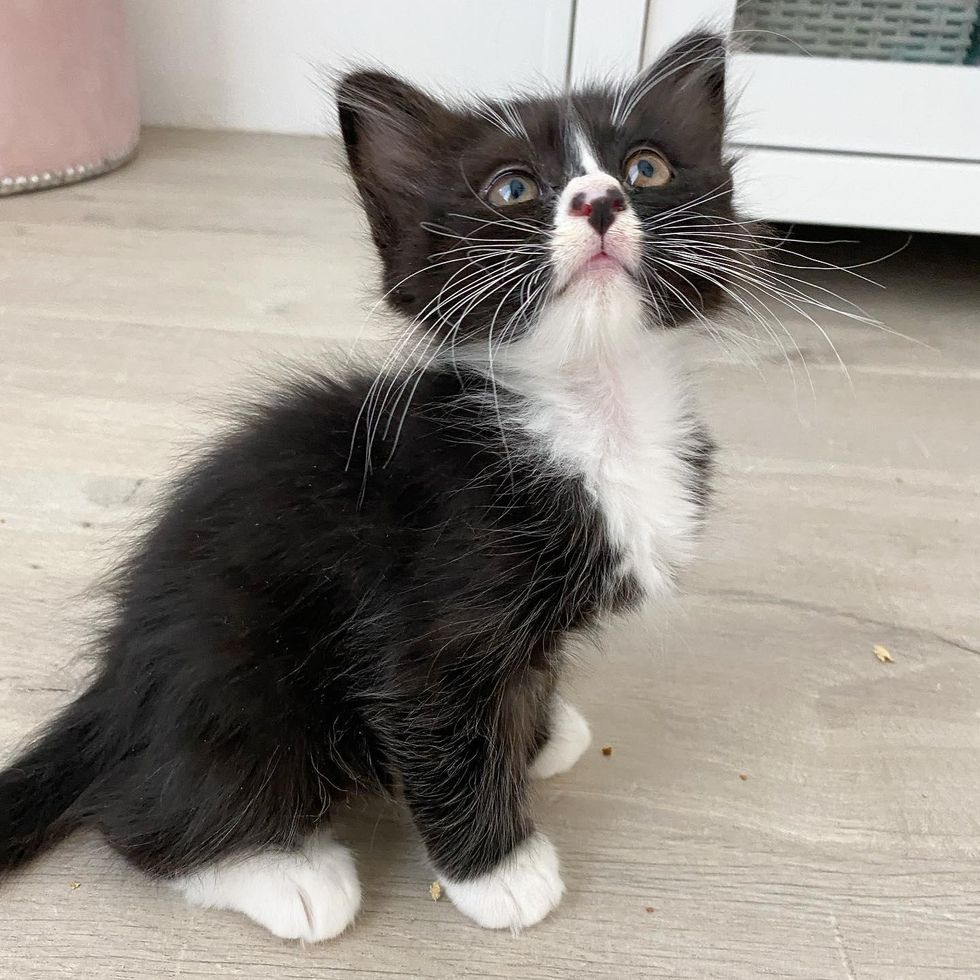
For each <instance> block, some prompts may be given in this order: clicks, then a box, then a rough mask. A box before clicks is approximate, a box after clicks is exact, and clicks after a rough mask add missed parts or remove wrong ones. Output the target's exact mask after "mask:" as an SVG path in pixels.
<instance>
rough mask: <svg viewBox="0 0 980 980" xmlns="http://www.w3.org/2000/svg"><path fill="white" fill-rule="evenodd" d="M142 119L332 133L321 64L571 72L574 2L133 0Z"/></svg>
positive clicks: (408, 70) (542, 75)
mask: <svg viewBox="0 0 980 980" xmlns="http://www.w3.org/2000/svg"><path fill="white" fill-rule="evenodd" d="M127 6H128V11H129V18H130V27H131V30H132V31H133V34H134V36H135V40H136V48H137V56H138V59H139V65H140V84H141V88H142V96H141V97H142V106H143V118H144V121H145V122H147V123H151V124H159V125H171V126H194V127H203V128H227V129H251V130H264V131H269V132H280V133H323V132H327V131H331V130H333V129H334V128H335V126H334V119H333V112H332V107H331V105H330V102H329V100H328V99H327V98H326V97H325V96H324V94H323V91H322V89H321V88H320V87H318V85H317V77H318V74H319V71H320V70H321V69H322V68H326V69H328V70H336V69H338V68H342V67H343V66H344V65H345V64H356V63H359V62H371V63H376V64H382V65H384V66H386V67H388V68H391V69H393V70H395V71H399V72H401V73H403V74H406V75H408V76H410V77H412V78H414V79H417V80H419V81H421V82H427V83H430V84H432V83H436V84H441V85H443V86H445V87H447V88H448V89H449V90H450V91H456V92H459V91H461V90H462V89H468V90H471V91H481V92H490V93H503V92H506V91H507V90H508V89H509V88H511V87H512V86H519V85H521V84H522V83H527V82H530V83H531V84H535V83H537V84H540V83H541V81H542V80H544V81H546V82H549V83H551V84H557V85H561V84H562V83H563V81H564V78H565V71H566V63H567V59H568V49H569V32H570V29H571V17H572V0H534V2H531V0H374V2H372V0H127Z"/></svg>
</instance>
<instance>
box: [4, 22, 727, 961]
mask: <svg viewBox="0 0 980 980" xmlns="http://www.w3.org/2000/svg"><path fill="white" fill-rule="evenodd" d="M724 73H725V46H724V43H723V41H722V40H720V39H718V38H715V37H712V36H709V35H695V36H692V37H689V38H687V39H686V40H684V41H682V42H681V43H679V44H678V45H676V46H675V47H674V48H673V49H672V50H670V51H669V52H668V53H667V54H666V55H665V56H664V57H663V58H662V59H661V60H660V61H659V62H658V63H657V64H656V65H654V66H653V67H652V68H650V69H649V70H648V71H646V72H645V73H643V74H642V75H640V76H639V77H638V78H636V79H634V80H632V81H631V82H629V83H627V84H624V85H622V86H620V87H612V88H607V87H602V86H597V87H594V88H588V89H586V90H584V91H581V92H578V93H575V94H572V95H561V96H553V97H552V96H549V97H544V98H535V97H526V98H517V99H514V100H512V101H508V102H493V101H485V102H479V103H476V104H473V105H470V106H468V107H466V106H451V105H447V104H443V103H441V102H439V101H436V100H434V99H433V98H430V97H429V96H427V95H425V94H423V93H422V92H420V91H418V90H417V89H415V88H414V87H412V86H410V85H409V84H407V83H406V82H404V81H402V80H400V79H398V78H395V77H393V76H390V75H387V74H384V73H379V72H355V73H353V74H350V75H348V76H346V77H345V78H344V79H343V80H342V82H341V83H340V86H339V98H338V102H339V112H340V124H341V130H342V133H343V138H344V142H345V145H346V150H347V155H348V159H349V164H350V170H351V173H352V175H353V179H354V183H355V184H356V187H357V190H358V192H359V195H360V199H361V202H362V204H363V206H364V209H365V211H366V213H367V217H368V219H369V222H370V227H371V233H372V235H373V238H374V242H375V245H376V246H377V250H378V253H379V255H380V258H381V265H382V268H383V280H384V288H385V297H386V300H387V303H388V305H389V306H390V308H391V309H392V310H394V311H396V312H397V313H399V314H401V315H402V317H403V318H404V319H405V321H406V324H407V325H406V327H405V333H404V335H403V336H402V339H401V340H400V341H399V343H398V344H397V345H396V347H395V348H394V349H393V351H392V354H391V357H390V358H389V360H388V362H387V363H386V365H385V366H384V367H383V369H382V370H381V371H380V373H372V372H368V371H366V370H360V369H350V370H349V371H347V372H346V373H345V374H344V375H343V376H338V377H334V376H330V377H328V376H319V375H313V376H311V377H309V378H306V379H304V380H295V381H292V382H291V383H289V384H288V385H286V386H285V387H284V388H283V390H281V391H280V392H279V393H278V394H277V395H276V396H275V397H274V398H272V399H271V400H269V401H268V402H267V403H264V404H260V405H257V406H256V407H254V408H253V409H252V410H250V412H249V413H247V415H246V416H245V417H243V418H242V419H241V420H240V423H239V424H238V425H237V427H236V428H234V430H233V431H231V432H230V434H227V435H226V436H225V437H223V438H222V439H221V440H220V441H219V442H218V444H217V445H215V446H213V447H212V448H211V449H210V450H209V451H208V452H206V453H205V454H204V455H203V456H202V457H201V459H200V461H199V462H198V463H197V464H196V465H194V466H193V468H191V469H190V470H189V472H187V473H185V474H184V475H183V476H182V477H181V478H180V479H179V480H178V481H177V482H176V485H175V486H174V487H173V488H172V491H171V492H170V495H169V502H168V503H167V504H166V506H165V507H164V508H163V509H162V512H161V514H160V515H159V518H158V520H157V523H156V525H155V526H154V527H153V528H152V529H151V530H150V531H149V532H148V533H147V534H146V535H145V537H144V538H143V540H142V542H141V544H140V545H139V547H138V548H137V549H136V550H135V551H134V553H133V554H132V555H131V556H130V557H129V559H128V560H127V561H126V563H125V564H124V566H123V567H122V569H121V570H120V572H119V575H118V578H117V580H116V587H115V593H114V594H115V600H116V601H115V606H114V609H115V611H114V614H113V618H112V620H111V622H110V624H109V625H108V627H107V628H106V630H105V631H104V635H102V636H101V637H100V639H99V643H98V651H99V654H100V661H99V666H98V670H97V673H96V675H95V677H94V679H93V681H92V683H91V686H90V687H89V688H88V689H87V690H86V691H85V692H84V693H83V694H82V695H81V696H80V697H79V698H78V699H77V700H76V701H75V702H74V703H73V704H71V705H69V706H68V707H67V708H66V709H65V710H64V712H63V713H62V714H61V716H60V717H59V718H58V719H56V720H55V721H54V722H53V723H52V724H51V725H50V726H49V727H48V729H47V730H46V732H44V733H43V734H42V735H41V736H40V737H39V739H38V740H37V742H36V743H35V745H34V746H33V748H31V749H29V750H28V751H27V752H26V753H25V754H23V755H22V756H21V757H20V758H18V759H16V760H15V761H14V762H13V764H12V765H11V767H10V768H8V769H7V770H6V771H5V772H3V773H2V774H0V871H10V870H12V869H14V868H16V867H18V866H19V865H21V864H23V863H24V862H26V861H27V860H28V859H29V858H31V857H32V856H33V855H35V854H36V853H38V852H39V851H40V850H41V849H42V848H43V847H45V846H47V845H48V844H50V843H52V842H54V841H55V840H57V839H59V838H61V837H63V836H64V835H66V834H67V833H68V832H70V831H71V830H72V829H73V828H76V827H78V826H80V825H83V824H90V825H94V826H96V827H98V828H99V829H100V830H101V831H102V833H103V834H104V835H105V837H106V839H107V840H108V841H109V843H110V844H111V845H112V846H113V847H114V848H116V849H117V850H118V851H119V852H120V853H121V854H122V855H124V856H125V857H126V858H127V859H128V860H129V861H131V862H132V863H133V864H134V865H136V866H137V867H138V868H141V869H142V870H143V871H145V872H146V873H147V874H149V875H151V876H153V877H154V878H157V879H160V880H162V881H164V882H167V883H169V884H170V885H172V886H173V887H174V888H176V889H178V890H179V891H180V892H182V893H183V894H184V895H185V896H186V897H187V898H188V899H189V900H190V901H191V902H193V903H196V904H199V905H202V906H206V907H212V908H222V909H234V910H237V911H240V912H243V913H245V915H247V916H250V917H251V918H252V919H254V920H255V921H256V922H258V923H261V924H262V925H263V926H265V927H266V928H268V929H269V930H271V931H272V932H273V933H275V934H276V935H277V936H283V937H289V938H297V937H298V938H302V939H305V940H311V941H315V940H321V939H326V938H328V937H331V936H334V935H336V934H338V933H339V932H341V931H342V930H343V929H344V928H345V927H346V926H347V925H349V923H350V922H351V921H352V920H353V918H354V916H355V914H356V912H357V910H358V905H359V901H360V889H359V885H358V879H357V873H356V870H355V865H354V859H353V857H352V855H351V853H350V851H349V850H348V849H347V848H345V847H344V846H343V845H342V844H341V843H340V842H339V841H337V840H336V839H335V837H334V836H333V834H332V833H331V831H330V827H329V817H330V809H331V808H332V807H333V806H335V805H336V804H337V802H338V801H341V800H343V799H344V798H345V796H346V795H347V794H350V793H352V792H359V791H375V792H381V793H389V794H396V793H397V794H398V795H399V796H400V797H401V798H403V799H404V802H405V804H406V805H407V806H408V808H409V810H410V812H411V815H412V818H413V820H414V822H415V824H416V826H417V827H418V830H419V833H420V835H421V837H422V840H423V841H424V844H425V847H426V849H427V851H428V855H429V858H430V860H431V861H432V863H433V865H434V866H435V869H436V873H437V874H438V877H439V880H440V881H441V883H442V887H443V889H444V890H445V892H446V894H447V895H448V897H449V898H450V899H451V900H452V901H453V902H454V903H455V904H456V906H457V907H458V908H459V909H460V910H461V911H462V912H463V913H464V914H465V915H467V916H469V917H470V918H471V919H473V920H474V921H475V922H476V923H478V924H479V925H481V926H486V927H490V928H512V929H517V928H521V927H526V926H530V925H532V924H533V923H535V922H538V921H539V920H540V919H542V918H543V917H544V916H546V915H547V914H548V913H549V912H550V911H551V910H552V909H554V908H555V906H556V905H557V904H558V902H559V901H560V899H561V896H562V892H563V890H564V886H563V884H562V879H561V877H560V875H559V866H558V857H557V854H556V853H555V849H554V847H553V846H552V845H551V843H550V842H549V841H548V839H547V838H546V837H545V836H544V835H543V834H542V833H541V832H540V831H538V830H536V829H535V825H534V820H533V817H532V813H531V806H530V797H531V787H530V782H531V780H532V779H535V778H541V779H544V778H547V777H548V776H551V775H554V774H556V773H560V772H564V771H565V770H567V769H568V768H570V767H571V766H572V765H573V764H574V763H575V761H576V760H577V759H578V758H579V756H580V755H581V754H582V752H583V751H585V749H586V747H587V746H588V745H589V740H590V734H589V727H588V725H587V724H586V722H585V720H584V719H583V718H582V716H581V715H580V714H579V713H578V711H576V709H575V708H574V707H572V706H571V705H570V704H568V703H567V702H565V701H564V700H562V698H561V697H560V695H559V694H558V685H559V682H560V680H561V676H562V673H563V668H564V661H565V658H566V654H567V644H568V641H569V639H570V638H571V637H573V636H574V635H576V634H582V633H583V632H586V631H590V630H592V629H594V628H595V627H596V626H597V624H599V623H600V621H601V620H602V619H603V617H606V616H608V614H610V613H614V612H617V611H624V610H628V609H633V608H635V607H637V606H638V605H639V604H640V603H641V601H644V600H646V599H650V598H656V597H657V596H661V595H663V594H665V593H666V592H668V590H670V589H671V587H672V586H673V583H674V580H675V578H676V575H677V572H678V570H679V569H680V568H681V567H682V566H683V565H684V564H685V563H686V562H687V561H688V560H689V559H690V557H691V556H692V553H693V550H694V547H695V543H696V539H697V536H698V529H699V525H700V524H701V521H702V515H703V509H704V505H705V502H706V496H707V493H708V478H709V474H710V463H711V443H710V441H709V439H708V437H707V436H706V434H705V432H704V430H703V428H702V425H701V423H700V422H699V421H698V418H697V416H696V414H695V409H694V406H693V404H692V401H691V397H690V394H689V391H688V387H687V384H686V382H685V378H684V374H683V371H682V370H681V368H680V367H679V365H678V364H677V363H676V360H675V357H674V354H673V353H672V345H671V338H670V332H669V330H667V329H666V328H668V327H672V326H674V325H676V324H680V323H685V322H691V321H694V320H704V318H706V317H708V316H710V315H711V314H712V313H713V312H715V311H718V310H720V309H721V308H722V306H723V301H724V299H725V288H724V284H723V283H722V282H720V280H719V279H718V277H717V275H715V274H713V273H711V271H710V269H711V264H710V262H709V261H708V260H709V259H710V256H711V254H712V252H713V251H716V250H718V249H721V248H727V249H730V250H738V249H739V245H740V240H741V237H744V234H745V228H746V226H743V225H741V224H738V223H736V218H735V216H734V214H733V212H732V200H731V196H732V184H731V176H730V171H729V165H728V162H727V161H726V159H725V158H724V156H723V151H722V136H723V130H724V122H725V95H724V87H725V86H724Z"/></svg>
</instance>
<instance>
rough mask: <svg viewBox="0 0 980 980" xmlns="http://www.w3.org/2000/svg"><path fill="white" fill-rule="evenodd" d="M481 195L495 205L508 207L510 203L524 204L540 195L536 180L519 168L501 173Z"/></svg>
mask: <svg viewBox="0 0 980 980" xmlns="http://www.w3.org/2000/svg"><path fill="white" fill-rule="evenodd" d="M483 196H484V197H485V198H486V199H487V201H488V202H489V203H490V204H493V205H495V206H496V207H508V206H509V205H511V204H526V203H527V202H528V201H533V200H534V199H535V198H537V197H540V196H541V191H540V189H539V188H538V184H537V181H536V180H535V179H534V178H533V177H531V176H530V175H529V174H525V173H521V172H520V171H519V170H510V171H508V172H507V173H505V174H501V175H500V176H499V177H497V178H496V179H495V180H494V182H493V183H492V184H491V185H490V186H489V187H488V188H487V189H486V190H485V191H484V192H483Z"/></svg>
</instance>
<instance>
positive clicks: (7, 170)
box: [0, 0, 139, 195]
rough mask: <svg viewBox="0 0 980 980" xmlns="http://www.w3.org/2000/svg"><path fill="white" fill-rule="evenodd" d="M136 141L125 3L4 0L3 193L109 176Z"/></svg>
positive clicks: (0, 9) (0, 35) (0, 45)
mask: <svg viewBox="0 0 980 980" xmlns="http://www.w3.org/2000/svg"><path fill="white" fill-rule="evenodd" d="M138 138H139V103H138V99H137V90H136V69H135V64H134V58H133V51H132V47H131V46H130V43H129V37H128V35H127V33H126V20H125V16H124V13H123V0H0V195H4V194H15V193H17V192H18V191H25V190H35V189H38V188H41V187H53V186H55V185H58V184H67V183H72V182H74V181H76V180H84V179H85V178H87V177H94V176H96V175H98V174H101V173H105V172H106V171H108V170H111V169H113V168H114V167H117V166H119V165H120V164H122V163H124V162H125V161H126V160H128V159H129V158H130V157H131V156H132V155H133V153H134V151H135V149H136V143H137V140H138Z"/></svg>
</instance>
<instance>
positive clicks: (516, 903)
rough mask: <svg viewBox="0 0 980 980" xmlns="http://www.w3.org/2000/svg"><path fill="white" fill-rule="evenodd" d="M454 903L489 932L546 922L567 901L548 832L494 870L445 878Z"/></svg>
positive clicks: (530, 839) (534, 837) (444, 884)
mask: <svg viewBox="0 0 980 980" xmlns="http://www.w3.org/2000/svg"><path fill="white" fill-rule="evenodd" d="M441 884H442V887H443V888H444V889H445V892H446V894H447V895H448V896H449V898H450V899H451V900H452V903H453V904H454V905H455V906H456V908H458V909H459V910H460V912H462V913H463V914H464V915H466V916H468V917H469V918H470V919H472V920H473V921H474V922H475V923H476V924H477V925H479V926H483V927H484V928H485V929H511V930H513V931H515V932H516V931H517V930H519V929H524V928H527V927H528V926H533V925H534V924H535V923H536V922H540V921H541V920H542V919H543V918H544V917H545V916H546V915H547V914H548V913H549V912H550V911H551V910H552V909H554V908H555V907H556V906H557V905H558V903H559V902H560V901H561V897H562V895H563V894H564V892H565V885H564V883H563V882H562V880H561V875H560V874H559V870H558V854H557V852H556V851H555V848H554V845H553V844H552V843H551V841H549V840H548V838H547V837H545V836H544V835H543V834H533V835H532V836H531V837H528V839H527V840H526V841H524V842H523V843H522V844H519V845H518V846H517V847H515V848H514V850H513V851H511V852H510V854H508V855H507V857H505V858H504V860H503V861H501V862H500V864H499V865H497V867H496V868H494V869H493V871H490V872H488V873H487V874H485V875H480V876H479V877H478V878H470V879H467V880H466V881H452V880H450V879H447V878H443V879H441Z"/></svg>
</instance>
